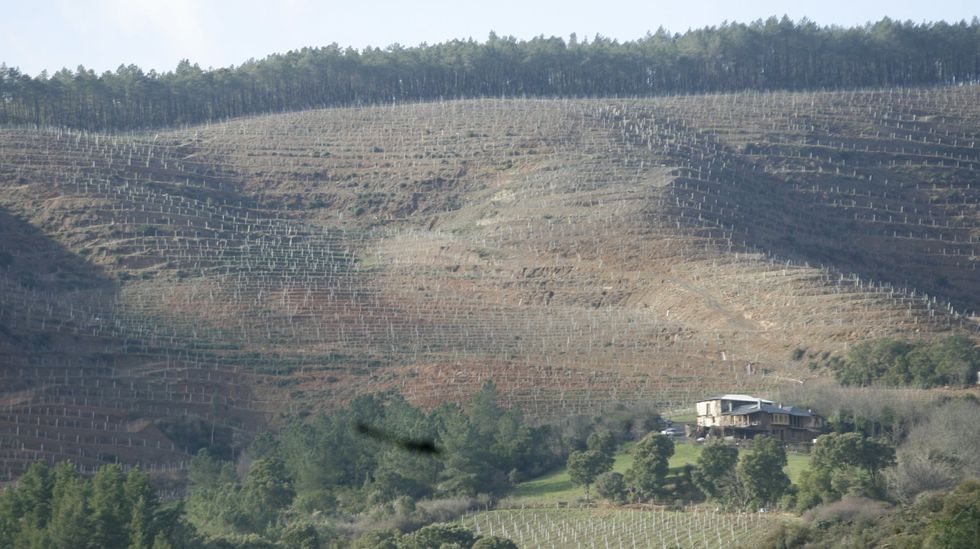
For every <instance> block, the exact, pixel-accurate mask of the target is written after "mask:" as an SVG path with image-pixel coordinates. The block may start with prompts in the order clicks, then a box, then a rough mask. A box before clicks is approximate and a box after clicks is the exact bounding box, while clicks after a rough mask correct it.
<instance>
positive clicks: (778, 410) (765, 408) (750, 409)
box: [721, 403, 813, 417]
mask: <svg viewBox="0 0 980 549" xmlns="http://www.w3.org/2000/svg"><path fill="white" fill-rule="evenodd" d="M756 412H768V413H770V414H789V415H791V416H800V417H811V416H812V415H813V413H812V412H810V411H808V410H803V409H800V408H794V407H792V406H788V407H786V408H783V407H782V406H774V405H772V404H766V403H763V404H762V405H761V406H760V405H759V404H745V405H742V406H739V407H738V408H735V409H734V410H731V411H729V412H722V413H721V415H723V416H744V415H748V414H754V413H756Z"/></svg>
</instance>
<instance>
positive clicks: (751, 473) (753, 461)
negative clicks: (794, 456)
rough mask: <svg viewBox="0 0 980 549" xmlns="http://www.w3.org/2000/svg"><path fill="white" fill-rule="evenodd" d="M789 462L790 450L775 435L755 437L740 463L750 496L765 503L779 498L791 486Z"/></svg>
mask: <svg viewBox="0 0 980 549" xmlns="http://www.w3.org/2000/svg"><path fill="white" fill-rule="evenodd" d="M786 463H787V461H786V450H785V449H784V448H783V447H782V445H780V444H779V442H777V441H776V440H775V439H773V438H770V437H756V438H755V439H753V441H752V449H750V450H748V451H746V452H743V453H742V455H741V457H740V458H739V460H738V465H737V466H736V472H737V474H738V478H739V481H740V483H741V485H742V489H743V490H744V491H745V494H746V498H747V500H748V501H749V502H752V503H753V504H755V505H759V506H762V507H768V506H771V505H773V504H775V503H776V502H777V501H779V498H780V497H782V495H783V494H784V493H785V492H786V490H788V489H789V486H790V481H789V477H788V476H787V475H786V472H785V471H784V470H783V468H784V467H786Z"/></svg>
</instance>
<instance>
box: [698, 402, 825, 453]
mask: <svg viewBox="0 0 980 549" xmlns="http://www.w3.org/2000/svg"><path fill="white" fill-rule="evenodd" d="M697 412H698V432H699V433H708V432H709V431H711V430H712V429H717V430H719V431H721V434H722V436H732V437H735V438H741V439H747V438H754V437H756V436H758V435H765V436H770V437H772V438H774V439H776V440H780V441H783V442H812V441H813V439H814V438H816V437H817V436H819V435H820V434H821V432H822V429H823V426H824V420H823V418H822V417H820V416H819V415H817V414H814V413H813V411H812V410H804V409H801V408H794V407H792V406H789V407H783V406H782V405H777V404H774V403H773V401H771V400H765V399H761V398H758V397H754V396H750V395H735V394H733V395H721V396H717V397H713V398H709V399H707V400H702V401H700V402H698V403H697Z"/></svg>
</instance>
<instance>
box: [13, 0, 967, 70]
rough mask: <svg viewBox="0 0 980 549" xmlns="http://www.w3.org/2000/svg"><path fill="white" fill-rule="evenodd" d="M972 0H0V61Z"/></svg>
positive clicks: (649, 27) (951, 10)
mask: <svg viewBox="0 0 980 549" xmlns="http://www.w3.org/2000/svg"><path fill="white" fill-rule="evenodd" d="M978 5H980V3H978V2H977V1H976V0H972V1H966V0H926V1H923V0H892V1H872V2H865V1H859V0H822V1H812V0H795V1H775V0H706V1H700V0H689V1H673V0H672V1H660V0H640V1H627V0H592V1H583V0H545V1H533V0H478V1H469V0H373V1H372V0H345V1H343V2H336V1H332V0H320V1H317V0H276V1H269V0H267V1H259V0H0V13H2V14H3V18H2V19H0V63H5V64H7V65H8V66H14V67H19V68H20V69H21V70H22V71H24V72H27V73H28V74H32V75H34V74H37V73H38V72H40V71H41V70H44V69H46V70H48V71H49V72H53V71H56V70H58V69H60V68H62V67H68V68H70V69H73V70H74V68H75V67H77V66H78V65H79V64H82V65H85V66H86V67H87V68H92V69H95V70H96V71H97V72H102V71H105V70H115V68H116V67H118V66H119V65H120V64H130V63H135V64H137V65H139V66H141V67H142V68H143V69H144V70H149V69H156V70H158V71H167V70H172V69H173V68H174V67H176V65H177V62H178V61H180V60H181V59H184V58H186V59H190V60H191V61H192V62H195V63H198V64H200V65H201V66H202V67H204V68H207V67H223V66H229V65H239V64H241V63H242V62H243V61H246V60H248V59H249V58H256V59H259V58H262V57H265V56H266V55H269V54H271V53H282V52H286V51H289V50H292V49H299V48H302V47H304V46H325V45H328V44H330V43H333V42H336V43H337V44H340V45H341V46H344V47H346V46H353V47H355V48H358V49H361V48H364V47H365V46H369V45H370V46H379V47H386V46H389V45H391V44H394V43H399V44H402V45H403V46H415V45H418V44H419V43H422V42H427V43H430V44H431V43H435V42H442V41H446V40H450V39H453V38H462V39H465V38H473V39H475V40H478V41H484V40H486V38H487V35H488V34H489V33H490V31H494V32H496V33H497V34H498V35H500V36H508V35H512V36H515V37H517V38H519V39H528V38H531V37H534V36H537V35H539V34H543V35H545V36H561V37H565V38H567V37H568V35H569V34H571V33H573V32H574V33H576V34H578V36H579V37H580V38H583V37H592V36H594V35H595V34H597V33H598V34H601V35H603V36H606V37H610V38H615V39H618V40H621V41H623V40H634V39H637V38H640V37H642V36H643V35H644V34H646V32H647V31H656V29H657V27H660V26H663V27H664V28H666V29H667V30H669V31H671V32H683V31H685V30H687V29H688V28H692V27H703V26H708V25H717V24H719V23H721V22H722V21H726V20H727V21H739V22H750V21H753V20H755V19H759V18H766V17H768V16H770V15H777V16H782V15H783V14H786V15H789V16H790V17H791V18H793V19H794V20H799V19H800V18H802V17H807V18H809V19H810V20H812V21H815V22H816V23H818V24H821V25H844V26H850V25H858V24H863V23H865V22H867V21H877V20H879V19H881V18H882V17H884V16H886V15H887V16H889V17H891V18H892V19H899V20H903V21H904V20H912V21H915V22H917V23H918V22H925V21H940V20H945V21H948V22H956V21H959V20H962V19H965V20H966V21H970V20H971V19H972V18H973V17H974V16H976V15H978V12H980V8H978Z"/></svg>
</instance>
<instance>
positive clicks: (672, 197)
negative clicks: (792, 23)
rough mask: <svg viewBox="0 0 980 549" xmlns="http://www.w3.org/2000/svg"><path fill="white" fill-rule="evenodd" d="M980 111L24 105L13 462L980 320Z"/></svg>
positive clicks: (777, 105)
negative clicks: (389, 399) (365, 402)
mask: <svg viewBox="0 0 980 549" xmlns="http://www.w3.org/2000/svg"><path fill="white" fill-rule="evenodd" d="M977 128H980V87H977V86H958V87H943V88H929V89H897V88H896V89H887V90H879V91H863V92H857V91H849V92H821V93H763V94H760V93H743V94H727V95H701V96H678V97H667V98H655V99H635V100H623V99H589V100H527V99H493V100H490V99H484V100H461V101H448V102H437V103H421V104H404V105H391V106H378V107H360V108H337V109H324V110H309V111H302V112H295V113H287V114H275V115H265V116H259V117H253V118H242V119H234V120H230V121H227V122H223V123H220V124H214V123H212V124H209V125H204V126H195V127H189V128H186V129H181V130H170V131H159V132H149V133H126V134H112V135H106V134H94V133H86V132H77V131H68V130H54V129H43V130H33V129H3V130H0V234H2V238H0V287H2V290H0V363H2V364H3V368H2V369H0V375H2V376H3V383H2V385H0V387H2V389H0V390H2V393H0V404H2V407H0V410H2V413H0V440H2V444H0V448H2V450H0V453H2V455H0V479H4V478H10V477H12V476H14V475H16V474H18V472H19V471H20V470H21V469H22V467H23V466H24V465H25V464H26V463H28V462H29V461H31V460H34V459H37V458H48V459H52V460H53V459H72V460H74V461H76V462H78V463H81V464H82V465H84V466H87V467H92V466H95V465H97V464H98V463H100V462H103V461H111V460H114V459H115V458H117V457H118V458H120V459H122V460H124V461H126V462H130V463H135V462H139V463H142V464H143V465H144V467H146V468H148V469H151V470H154V471H177V470H180V469H182V468H183V467H185V465H186V459H187V452H188V451H189V450H190V451H192V450H193V446H196V444H195V440H197V442H200V440H199V439H201V438H202V437H204V438H205V439H206V438H207V437H208V436H210V437H211V439H212V441H213V440H214V437H216V436H217V437H218V439H219V440H220V441H221V442H222V444H224V445H225V446H226V447H228V448H231V447H240V445H241V444H242V443H244V442H245V441H247V440H248V439H249V438H250V437H251V436H252V435H253V434H254V433H255V432H257V431H258V430H260V429H262V428H265V427H267V426H269V425H275V424H276V423H277V422H279V421H281V420H282V419H283V418H284V417H287V416H289V415H293V414H298V413H304V412H308V411H313V410H317V409H324V408H331V407H334V406H337V405H338V404H339V403H342V402H345V401H347V400H349V399H350V398H351V397H352V396H353V395H356V394H360V393H363V392H367V391H379V390H385V389H389V388H391V389H398V390H400V391H402V392H403V393H404V394H405V395H406V396H407V397H408V398H409V399H410V400H411V401H412V402H415V403H421V404H425V405H432V404H435V403H437V402H440V401H443V400H459V399H461V398H464V397H465V396H468V395H470V394H472V393H473V392H474V391H475V390H476V389H478V388H479V387H480V386H481V385H482V384H483V382H484V381H485V380H487V379H493V380H494V381H495V382H496V383H497V385H498V387H500V389H501V393H502V394H503V395H504V397H505V398H506V399H508V401H509V403H514V404H518V405H521V406H522V407H524V409H525V410H526V411H527V413H528V414H529V415H531V416H536V417H548V416H554V415H556V414H569V413H579V412H583V413H590V414H596V413H600V412H601V411H602V410H604V409H608V408H609V407H610V406H615V405H618V404H629V403H632V402H638V401H644V402H653V403H656V404H658V405H659V406H661V407H663V408H664V409H672V408H677V407H688V406H690V405H691V402H692V401H693V400H694V399H696V398H698V397H701V396H704V395H706V394H708V393H712V392H716V391H727V390H730V389H732V388H737V389H739V390H740V391H745V392H752V391H760V392H765V391H767V390H768V389H770V388H772V387H774V386H777V385H780V384H784V383H797V382H799V381H805V380H806V379H809V378H811V377H813V376H821V375H826V373H825V372H823V371H821V370H819V369H812V368H810V367H808V366H807V362H808V361H809V360H810V359H814V360H818V359H819V357H820V356H823V355H822V354H823V353H829V354H838V355H839V354H841V353H843V352H844V351H845V350H846V349H847V347H848V345H850V344H852V343H854V342H857V341H861V340H866V339H869V338H875V337H882V336H888V335H904V336H914V337H919V336H921V337H927V338H928V337H930V336H932V335H934V334H941V333H948V332H949V331H951V330H964V331H967V332H969V333H975V332H976V329H977V318H976V317H975V316H971V315H973V314H974V313H973V312H972V311H974V310H976V309H977V306H978V304H980V303H978V301H980V277H978V276H977V274H976V267H977V263H978V249H980V216H978V206H977V204H978V203H980V200H978V198H980V196H978V195H980V193H978V190H977V174H978V173H980V171H978V170H980V149H978V148H977V146H976V143H977V141H978V138H980V135H978V130H977ZM796 349H803V350H805V351H806V353H807V355H808V356H809V357H810V358H807V359H804V360H793V359H792V358H791V356H792V355H793V354H794V353H793V351H794V350H796ZM216 433H217V434H216Z"/></svg>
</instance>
